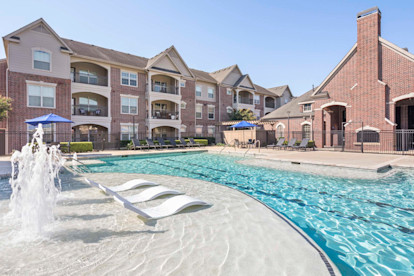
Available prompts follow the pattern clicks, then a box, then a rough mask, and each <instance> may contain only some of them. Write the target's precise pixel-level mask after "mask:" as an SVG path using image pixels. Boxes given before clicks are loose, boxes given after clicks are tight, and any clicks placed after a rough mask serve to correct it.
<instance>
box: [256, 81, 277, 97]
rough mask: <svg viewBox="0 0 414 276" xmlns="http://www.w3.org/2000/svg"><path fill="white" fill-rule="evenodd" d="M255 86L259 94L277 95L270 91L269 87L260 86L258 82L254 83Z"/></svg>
mask: <svg viewBox="0 0 414 276" xmlns="http://www.w3.org/2000/svg"><path fill="white" fill-rule="evenodd" d="M254 86H255V88H256V92H257V93H259V94H263V95H266V96H272V97H277V95H276V94H275V93H273V92H272V91H269V89H266V88H264V87H263V86H260V85H258V84H254Z"/></svg>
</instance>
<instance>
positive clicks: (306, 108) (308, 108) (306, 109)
mask: <svg viewBox="0 0 414 276" xmlns="http://www.w3.org/2000/svg"><path fill="white" fill-rule="evenodd" d="M311 111H312V104H310V103H307V104H304V105H303V112H311Z"/></svg>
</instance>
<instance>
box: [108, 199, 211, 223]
mask: <svg viewBox="0 0 414 276" xmlns="http://www.w3.org/2000/svg"><path fill="white" fill-rule="evenodd" d="M114 199H115V201H117V202H118V203H120V204H121V205H122V206H124V208H126V209H129V210H131V211H132V212H135V213H137V214H138V216H140V217H142V218H144V219H147V220H151V219H160V218H164V217H168V216H171V215H174V214H176V213H178V212H180V211H181V210H183V209H185V208H187V207H190V206H206V205H207V206H208V205H210V204H208V203H206V202H204V201H201V200H199V199H196V198H192V197H189V196H186V195H179V196H175V197H173V198H169V199H167V200H166V201H164V202H163V203H161V204H160V205H158V206H156V207H152V208H147V209H139V208H137V207H135V206H134V205H132V203H131V202H129V201H127V200H125V199H123V198H122V197H114Z"/></svg>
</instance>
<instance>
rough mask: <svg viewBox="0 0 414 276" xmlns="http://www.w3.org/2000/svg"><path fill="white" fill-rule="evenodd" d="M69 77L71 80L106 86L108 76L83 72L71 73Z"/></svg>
mask: <svg viewBox="0 0 414 276" xmlns="http://www.w3.org/2000/svg"><path fill="white" fill-rule="evenodd" d="M71 78H72V81H73V82H78V83H86V84H92V85H99V86H108V77H106V76H97V75H94V74H85V73H71Z"/></svg>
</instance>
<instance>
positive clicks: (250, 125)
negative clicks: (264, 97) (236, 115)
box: [231, 121, 257, 128]
mask: <svg viewBox="0 0 414 276" xmlns="http://www.w3.org/2000/svg"><path fill="white" fill-rule="evenodd" d="M231 127H233V128H243V127H257V125H254V124H251V123H249V122H246V121H241V122H240V123H237V124H235V125H232V126H231Z"/></svg>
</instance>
